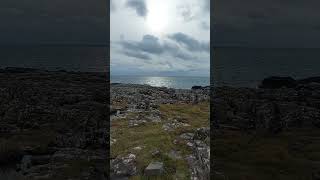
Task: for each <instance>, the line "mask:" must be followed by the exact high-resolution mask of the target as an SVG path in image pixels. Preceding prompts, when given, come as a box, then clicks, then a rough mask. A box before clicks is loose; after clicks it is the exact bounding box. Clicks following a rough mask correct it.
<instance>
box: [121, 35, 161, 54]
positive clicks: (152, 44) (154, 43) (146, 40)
mask: <svg viewBox="0 0 320 180" xmlns="http://www.w3.org/2000/svg"><path fill="white" fill-rule="evenodd" d="M121 45H122V46H123V47H124V48H125V49H131V50H134V51H144V52H147V53H151V54H161V53H162V52H163V47H161V45H160V43H159V40H158V38H157V37H155V36H152V35H144V36H143V39H142V41H141V42H129V41H122V42H121Z"/></svg>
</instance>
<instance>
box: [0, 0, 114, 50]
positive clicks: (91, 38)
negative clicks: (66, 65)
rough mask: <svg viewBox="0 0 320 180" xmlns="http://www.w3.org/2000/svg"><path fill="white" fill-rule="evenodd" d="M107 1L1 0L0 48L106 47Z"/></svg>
mask: <svg viewBox="0 0 320 180" xmlns="http://www.w3.org/2000/svg"><path fill="white" fill-rule="evenodd" d="M107 13H108V11H107V1H101V0H1V1H0V21H1V23H0V32H1V33H0V45H7V44H65V43H73V44H106V42H107V41H108V38H107V35H106V34H107V32H108V24H107Z"/></svg>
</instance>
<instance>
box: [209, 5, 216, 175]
mask: <svg viewBox="0 0 320 180" xmlns="http://www.w3.org/2000/svg"><path fill="white" fill-rule="evenodd" d="M214 1H215V0H210V1H209V2H210V115H209V116H210V118H209V119H210V179H213V175H214V173H213V172H214V171H213V167H214V163H213V159H214V158H213V157H214V152H213V151H214V148H213V147H212V144H213V143H212V142H213V141H214V123H213V122H214V117H213V109H212V108H213V99H212V98H213V93H214V88H213V85H214V82H213V79H214V78H213V74H214V73H213V70H214V68H213V57H214V45H213V44H214V37H213V36H214V35H215V34H214V33H213V31H214V27H213V26H214V19H213V17H214V14H213V12H214V10H213V9H214V3H213V2H214Z"/></svg>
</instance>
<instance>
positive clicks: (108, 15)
mask: <svg viewBox="0 0 320 180" xmlns="http://www.w3.org/2000/svg"><path fill="white" fill-rule="evenodd" d="M105 1H106V2H105ZM110 1H111V0H103V1H102V2H103V3H106V5H105V6H106V11H105V12H106V24H107V28H106V29H107V32H106V33H107V39H106V52H107V53H106V61H107V63H106V65H107V67H106V91H107V102H108V104H107V109H106V111H107V112H108V113H107V118H108V119H107V124H108V125H107V127H108V129H106V131H108V133H107V134H108V137H106V138H108V139H107V142H108V143H107V147H106V148H107V149H106V152H107V161H106V162H107V164H106V167H107V168H106V170H107V172H106V176H107V179H110V127H111V126H110V47H111V46H110V43H111V42H110Z"/></svg>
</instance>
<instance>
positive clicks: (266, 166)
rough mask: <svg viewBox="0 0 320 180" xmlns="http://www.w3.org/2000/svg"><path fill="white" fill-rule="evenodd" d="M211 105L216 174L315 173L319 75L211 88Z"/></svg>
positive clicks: (271, 175)
mask: <svg viewBox="0 0 320 180" xmlns="http://www.w3.org/2000/svg"><path fill="white" fill-rule="evenodd" d="M211 103H212V107H211V112H212V118H213V124H214V127H215V130H214V131H213V132H214V134H213V135H212V136H211V141H212V142H213V145H212V146H213V147H214V167H213V169H214V170H213V172H215V173H214V174H215V175H214V177H215V178H217V179H225V178H229V179H234V178H235V179H237V178H241V177H243V178H244V177H245V178H247V179H262V180H264V179H266V180H267V179H271V178H272V179H294V178H302V179H303V178H310V179H314V178H315V177H317V174H318V172H319V170H320V169H319V166H318V165H317V163H319V162H320V158H319V157H320V156H319V155H320V153H319V152H320V151H319V150H320V147H319V146H318V144H319V138H320V132H319V128H320V121H319V119H320V81H319V78H318V77H311V78H306V79H302V80H295V79H293V78H290V77H269V78H266V79H264V80H263V81H262V82H261V85H260V87H259V88H245V87H243V88H236V87H230V86H224V87H215V88H214V92H213V97H212V102H211ZM235 149H236V150H235ZM257 164H259V166H257Z"/></svg>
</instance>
